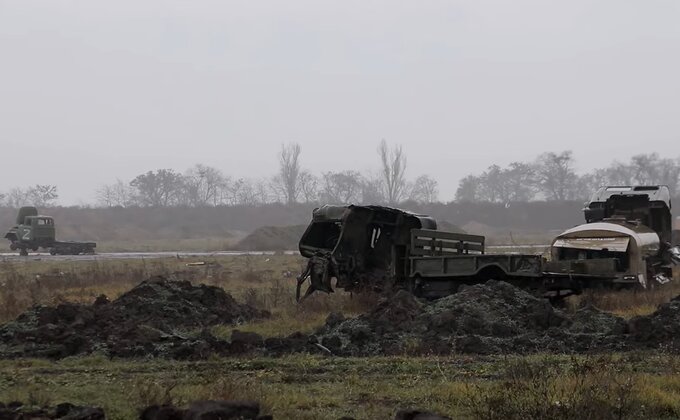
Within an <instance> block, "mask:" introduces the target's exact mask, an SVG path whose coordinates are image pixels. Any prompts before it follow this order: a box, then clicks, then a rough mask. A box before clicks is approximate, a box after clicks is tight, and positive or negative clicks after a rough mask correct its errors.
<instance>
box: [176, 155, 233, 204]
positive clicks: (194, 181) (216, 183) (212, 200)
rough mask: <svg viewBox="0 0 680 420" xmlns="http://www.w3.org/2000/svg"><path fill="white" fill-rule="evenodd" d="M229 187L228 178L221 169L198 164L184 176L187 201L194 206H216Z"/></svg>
mask: <svg viewBox="0 0 680 420" xmlns="http://www.w3.org/2000/svg"><path fill="white" fill-rule="evenodd" d="M226 186H227V178H226V177H225V176H224V175H223V174H222V172H221V171H220V170H219V169H216V168H213V167H211V166H207V165H202V164H200V163H199V164H197V165H195V166H194V167H193V168H191V169H189V170H188V171H187V172H186V174H185V175H184V188H185V195H186V201H187V202H188V204H189V205H192V206H209V205H212V206H216V205H217V204H219V203H220V200H221V198H222V191H223V190H224V189H225V188H226Z"/></svg>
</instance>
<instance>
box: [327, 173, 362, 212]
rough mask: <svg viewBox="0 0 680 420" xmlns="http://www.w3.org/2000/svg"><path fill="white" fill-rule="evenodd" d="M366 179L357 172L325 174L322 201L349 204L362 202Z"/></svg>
mask: <svg viewBox="0 0 680 420" xmlns="http://www.w3.org/2000/svg"><path fill="white" fill-rule="evenodd" d="M363 183H364V179H363V177H362V176H361V174H360V173H359V172H357V171H342V172H325V173H324V174H323V175H322V177H321V192H320V198H321V201H323V202H325V203H336V204H349V203H358V202H359V201H360V200H361V195H362V187H363Z"/></svg>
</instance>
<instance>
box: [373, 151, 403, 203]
mask: <svg viewBox="0 0 680 420" xmlns="http://www.w3.org/2000/svg"><path fill="white" fill-rule="evenodd" d="M378 155H379V156H380V163H381V170H380V174H381V180H382V186H383V189H384V194H385V198H386V199H387V203H388V204H390V205H395V204H397V203H398V202H399V201H401V200H402V199H403V198H404V193H405V192H406V156H405V155H404V153H403V150H402V148H401V146H395V147H393V148H392V149H390V148H389V146H388V145H387V142H386V141H385V140H384V139H383V140H382V141H381V142H380V146H378Z"/></svg>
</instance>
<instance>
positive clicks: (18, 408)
mask: <svg viewBox="0 0 680 420" xmlns="http://www.w3.org/2000/svg"><path fill="white" fill-rule="evenodd" d="M0 419H12V420H14V419H36V420H37V419H40V420H48V419H68V420H105V419H106V416H105V415H104V410H102V409H101V408H99V407H81V406H77V405H73V404H70V403H62V404H59V405H57V406H56V407H33V406H31V405H29V404H23V403H22V402H19V401H13V402H10V403H8V404H3V403H0Z"/></svg>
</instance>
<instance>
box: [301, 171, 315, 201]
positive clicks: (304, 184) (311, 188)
mask: <svg viewBox="0 0 680 420" xmlns="http://www.w3.org/2000/svg"><path fill="white" fill-rule="evenodd" d="M298 187H299V188H298V189H299V191H300V193H299V195H300V198H301V199H302V201H304V202H305V203H313V202H316V201H317V199H318V198H319V179H318V178H317V177H315V176H314V175H312V174H311V173H310V172H308V171H302V172H300V176H299V180H298Z"/></svg>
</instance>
